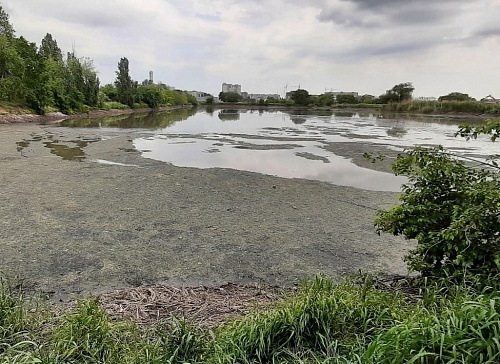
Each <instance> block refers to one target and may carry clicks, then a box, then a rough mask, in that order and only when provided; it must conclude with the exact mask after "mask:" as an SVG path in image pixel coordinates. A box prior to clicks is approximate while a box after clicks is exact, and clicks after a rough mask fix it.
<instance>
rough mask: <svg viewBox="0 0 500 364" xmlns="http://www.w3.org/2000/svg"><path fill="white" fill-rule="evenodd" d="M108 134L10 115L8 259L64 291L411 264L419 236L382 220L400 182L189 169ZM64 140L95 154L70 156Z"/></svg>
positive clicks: (21, 272) (19, 270)
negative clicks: (393, 185) (60, 151)
mask: <svg viewBox="0 0 500 364" xmlns="http://www.w3.org/2000/svg"><path fill="white" fill-rule="evenodd" d="M96 133H97V131H95V130H94V131H93V130H92V129H87V130H83V129H71V130H68V129H66V128H64V129H62V128H57V127H55V126H47V125H46V126H43V125H34V124H12V125H0V186H1V188H2V193H1V194H0V246H1V250H2V254H0V267H1V270H2V271H3V272H4V273H6V274H8V275H10V276H19V277H20V278H22V279H24V280H25V285H27V286H30V287H32V288H33V289H36V290H42V291H43V292H46V293H48V294H49V295H50V296H51V297H53V298H54V299H58V298H69V297H73V296H75V295H81V294H85V293H88V292H94V293H95V292H102V291H107V290H111V289H118V288H127V287H135V286H139V285H145V284H153V283H164V284H169V285H174V286H182V285H194V286H197V285H200V284H204V285H208V286H211V285H221V284H224V283H227V282H231V283H237V284H246V283H265V284H272V285H280V286H286V285H293V284H294V283H296V282H297V281H298V280H300V279H302V278H304V277H308V276H312V275H314V274H316V273H320V272H321V273H325V274H328V275H331V276H334V277H338V276H341V275H343V274H345V273H349V272H356V271H357V270H358V269H365V270H369V271H372V272H388V273H404V272H405V265H404V264H403V262H402V260H401V257H402V256H403V255H404V254H405V253H406V252H407V251H408V250H409V249H410V248H411V244H410V243H409V242H405V241H403V240H402V239H399V238H395V237H392V236H388V235H383V236H378V235H377V234H376V233H375V232H374V227H373V219H374V212H375V210H376V209H379V208H386V207H388V206H390V205H392V204H394V203H395V202H396V201H397V194H395V193H390V192H374V191H365V190H360V189H355V188H349V187H341V186H335V185H332V184H329V183H322V182H317V181H307V180H301V179H284V178H278V177H272V176H266V175H260V174H256V173H250V172H243V171H235V170H225V169H193V168H179V167H175V166H172V165H169V164H166V163H162V162H158V161H154V160H149V159H145V158H143V157H141V155H140V153H139V152H137V151H135V149H134V147H133V144H132V141H131V136H130V135H129V134H128V133H127V131H126V130H122V131H109V133H108V132H107V134H106V136H105V138H101V135H98V134H96ZM53 142H57V143H59V144H61V143H62V144H64V143H66V144H71V143H72V144H76V145H78V146H79V148H78V149H79V150H80V151H82V152H83V154H84V155H80V157H81V158H73V160H65V159H63V158H62V157H61V156H59V155H57V150H56V149H54V147H53ZM67 159H72V158H67ZM111 163H114V164H111Z"/></svg>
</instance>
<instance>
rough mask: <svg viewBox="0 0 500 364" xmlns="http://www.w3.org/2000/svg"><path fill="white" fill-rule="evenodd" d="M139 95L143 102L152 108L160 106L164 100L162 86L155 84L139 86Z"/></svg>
mask: <svg viewBox="0 0 500 364" xmlns="http://www.w3.org/2000/svg"><path fill="white" fill-rule="evenodd" d="M137 95H138V97H139V99H140V101H141V102H144V103H145V104H146V105H148V106H149V107H150V108H152V109H156V108H158V107H159V106H160V105H161V104H162V102H163V100H164V98H163V94H162V88H161V87H159V86H158V85H153V84H149V85H146V86H139V88H138V89H137Z"/></svg>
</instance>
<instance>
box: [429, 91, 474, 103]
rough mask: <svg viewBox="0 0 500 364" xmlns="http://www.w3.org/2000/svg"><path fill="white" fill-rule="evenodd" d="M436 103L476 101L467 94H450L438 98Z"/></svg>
mask: <svg viewBox="0 0 500 364" xmlns="http://www.w3.org/2000/svg"><path fill="white" fill-rule="evenodd" d="M438 101H476V99H475V98H473V97H470V96H469V94H464V93H461V92H451V93H449V94H448V95H444V96H440V97H439V98H438Z"/></svg>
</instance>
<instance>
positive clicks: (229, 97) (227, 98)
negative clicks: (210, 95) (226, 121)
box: [219, 92, 242, 102]
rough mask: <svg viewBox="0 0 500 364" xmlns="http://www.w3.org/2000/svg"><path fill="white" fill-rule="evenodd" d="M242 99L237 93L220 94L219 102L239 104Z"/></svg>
mask: <svg viewBox="0 0 500 364" xmlns="http://www.w3.org/2000/svg"><path fill="white" fill-rule="evenodd" d="M241 99H242V97H241V95H240V94H238V93H237V92H220V93H219V100H221V101H222V102H238V101H240V100H241Z"/></svg>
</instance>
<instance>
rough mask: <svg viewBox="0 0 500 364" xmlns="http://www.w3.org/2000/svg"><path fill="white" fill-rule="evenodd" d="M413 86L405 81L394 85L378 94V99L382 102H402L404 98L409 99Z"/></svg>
mask: <svg viewBox="0 0 500 364" xmlns="http://www.w3.org/2000/svg"><path fill="white" fill-rule="evenodd" d="M414 90H415V88H414V87H413V85H412V83H411V82H405V83H400V84H397V85H395V86H394V87H393V88H391V89H390V90H387V92H386V93H385V94H383V95H380V97H379V101H380V103H382V104H387V103H389V102H403V101H406V100H411V95H412V93H413V91H414Z"/></svg>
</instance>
